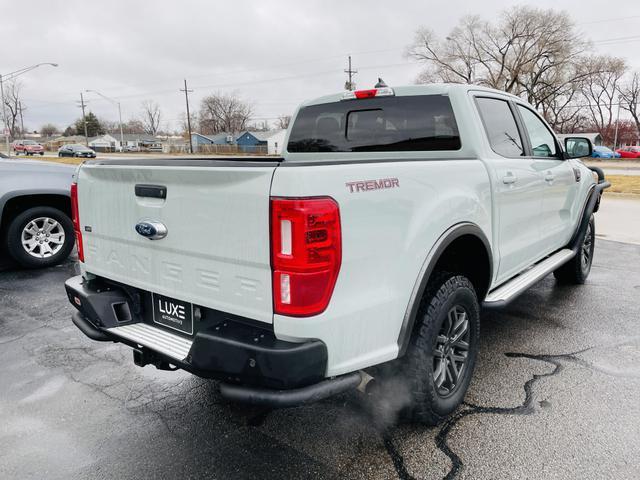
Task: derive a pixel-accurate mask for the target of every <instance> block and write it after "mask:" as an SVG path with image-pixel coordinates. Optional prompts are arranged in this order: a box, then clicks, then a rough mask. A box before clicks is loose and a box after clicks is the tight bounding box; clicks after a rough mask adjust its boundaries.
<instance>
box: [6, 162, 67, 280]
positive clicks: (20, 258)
mask: <svg viewBox="0 0 640 480" xmlns="http://www.w3.org/2000/svg"><path fill="white" fill-rule="evenodd" d="M73 172H74V167H72V166H70V165H60V164H52V163H47V162H39V161H32V160H12V159H9V158H6V157H4V158H0V258H3V259H4V258H5V257H6V256H7V254H8V256H9V257H11V259H12V260H14V261H15V262H17V263H18V264H19V265H21V266H23V267H26V268H40V267H48V266H51V265H55V264H57V263H60V262H61V261H63V260H64V259H66V258H67V257H68V256H69V254H70V253H71V250H72V249H73V244H74V240H75V238H74V232H73V224H72V223H71V201H70V186H71V182H72V177H73Z"/></svg>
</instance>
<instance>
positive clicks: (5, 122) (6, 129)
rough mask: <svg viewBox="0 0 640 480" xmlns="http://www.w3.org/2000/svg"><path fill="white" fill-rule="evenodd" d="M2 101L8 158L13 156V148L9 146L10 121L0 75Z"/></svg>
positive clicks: (0, 96)
mask: <svg viewBox="0 0 640 480" xmlns="http://www.w3.org/2000/svg"><path fill="white" fill-rule="evenodd" d="M0 101H1V102H2V119H3V120H4V131H3V132H2V133H4V134H6V135H5V141H6V143H7V156H9V155H10V154H11V147H10V146H9V120H8V119H7V106H6V105H5V103H4V86H3V85H2V75H1V74H0Z"/></svg>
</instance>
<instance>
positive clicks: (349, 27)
mask: <svg viewBox="0 0 640 480" xmlns="http://www.w3.org/2000/svg"><path fill="white" fill-rule="evenodd" d="M529 3H531V4H533V3H534V2H529ZM514 4H515V3H513V2H506V1H500V0H483V1H482V2H478V1H475V0H474V1H472V0H467V1H458V0H447V1H442V2H434V1H424V0H412V1H409V0H393V1H384V2H383V1H374V0H369V1H347V0H342V1H334V0H322V1H321V0H305V1H301V0H297V1H296V0H287V1H284V0H281V1H268V2H267V1H262V2H257V1H243V0H234V1H223V0H216V1H189V0H182V1H165V0H155V1H146V2H142V1H135V0H128V1H122V0H111V1H109V2H91V1H88V0H65V1H54V0H0V12H1V13H2V18H3V19H4V21H3V22H2V27H1V29H0V31H1V32H2V33H1V34H0V72H1V73H4V74H6V73H8V72H11V71H14V70H16V69H19V68H22V67H25V66H29V65H31V64H35V63H40V62H56V63H59V64H60V66H59V67H58V68H50V67H41V68H39V69H37V70H34V71H32V72H30V73H28V74H26V75H23V76H22V77H20V80H21V81H22V82H23V97H24V102H25V104H26V107H27V110H26V111H25V118H24V121H25V127H28V128H30V129H31V130H33V129H38V128H39V127H40V126H41V125H42V124H43V123H46V122H52V123H54V124H56V125H57V126H58V127H60V128H64V127H66V126H67V125H69V124H70V123H72V122H73V121H74V120H75V119H76V118H77V117H78V116H79V108H78V106H77V101H78V100H79V96H80V92H81V91H84V90H86V89H94V90H99V91H100V92H101V93H103V94H104V95H107V96H111V97H115V98H116V99H118V100H120V101H121V103H122V110H123V120H125V121H126V120H127V119H129V118H132V117H135V116H138V115H139V113H140V103H141V102H142V101H143V100H147V99H150V100H154V101H156V102H158V103H159V104H160V106H161V108H162V111H163V122H162V123H163V125H162V126H163V127H164V128H169V129H173V128H176V127H177V126H178V123H179V122H180V118H181V116H182V115H183V112H184V94H182V93H181V92H180V91H179V89H180V88H181V87H182V79H183V78H186V79H187V80H188V82H189V87H190V88H192V89H193V90H194V92H193V93H192V94H191V101H192V105H193V109H194V110H195V109H197V106H198V104H199V100H200V99H201V98H202V97H203V96H205V95H207V94H209V93H211V92H216V91H223V92H233V91H235V92H237V93H238V94H239V95H240V96H242V97H243V98H244V99H246V100H249V101H251V102H252V103H253V104H254V105H255V117H256V119H257V120H263V119H269V120H271V119H274V118H275V117H277V116H278V115H279V114H289V113H291V112H292V111H293V109H294V108H295V106H296V104H297V103H299V102H300V101H302V100H304V99H305V98H309V97H315V96H318V95H322V94H325V93H330V92H335V91H339V90H341V89H342V87H343V85H344V81H345V74H344V73H343V70H344V68H346V61H347V60H346V59H347V55H348V54H351V55H352V56H353V62H354V67H355V68H357V69H358V70H359V73H358V74H357V76H356V81H357V84H358V87H369V86H372V85H373V83H374V82H375V80H376V78H377V76H378V75H379V76H382V77H383V78H384V79H385V81H386V82H387V83H388V84H390V85H399V84H408V83H413V82H414V80H415V77H416V75H417V73H418V72H419V70H420V67H419V66H418V65H416V64H412V63H411V62H410V61H409V60H407V59H405V58H404V57H403V50H404V48H405V47H406V46H407V45H408V44H409V43H410V42H411V40H412V38H413V34H414V32H415V30H416V29H417V28H418V27H419V26H422V25H424V26H429V27H431V28H433V29H434V30H435V31H436V32H437V33H438V34H440V35H446V33H447V32H448V31H449V30H450V29H451V28H452V27H453V26H454V25H455V24H456V23H457V21H458V19H459V18H460V17H461V16H462V15H465V14H470V13H477V14H480V15H482V16H484V17H485V18H487V19H490V18H491V17H493V16H495V15H497V14H498V13H499V11H500V10H501V9H504V8H507V7H509V6H511V5H514ZM535 5H536V6H539V7H545V8H546V7H552V8H556V9H561V10H565V11H568V12H570V13H571V14H572V16H573V17H574V19H575V22H576V23H577V24H578V27H579V29H580V30H581V31H583V32H584V33H585V35H587V36H588V37H590V38H591V39H592V40H593V41H594V42H595V43H594V47H595V49H596V50H597V51H598V52H602V53H611V54H615V55H619V56H622V57H625V58H626V59H627V61H628V63H629V64H630V66H631V67H632V68H635V69H640V1H639V0H609V1H607V2H606V3H605V2H603V1H602V0H544V1H540V0H538V1H536V2H535ZM623 37H635V38H632V39H630V40H625V41H621V40H618V41H616V40H615V39H619V38H623ZM612 39H614V40H612ZM603 40H604V41H603ZM87 100H88V102H89V109H90V110H92V111H93V112H95V113H96V114H97V115H98V116H99V117H101V118H104V119H107V120H112V121H115V120H117V110H116V109H115V107H113V106H112V105H110V104H109V103H108V102H106V101H104V100H102V99H100V98H98V97H96V96H92V94H87Z"/></svg>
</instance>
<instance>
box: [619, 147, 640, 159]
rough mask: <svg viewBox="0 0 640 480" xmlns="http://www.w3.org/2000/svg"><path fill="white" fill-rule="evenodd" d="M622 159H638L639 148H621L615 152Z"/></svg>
mask: <svg viewBox="0 0 640 480" xmlns="http://www.w3.org/2000/svg"><path fill="white" fill-rule="evenodd" d="M616 153H619V154H620V156H621V157H622V158H640V147H623V148H619V149H618V150H616Z"/></svg>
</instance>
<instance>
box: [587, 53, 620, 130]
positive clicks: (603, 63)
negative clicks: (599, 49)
mask: <svg viewBox="0 0 640 480" xmlns="http://www.w3.org/2000/svg"><path fill="white" fill-rule="evenodd" d="M585 61H586V63H587V64H588V65H591V66H593V67H592V68H593V71H592V72H591V74H590V75H589V76H588V77H587V78H586V80H585V81H584V82H583V94H584V96H585V98H586V99H587V101H588V104H587V108H586V110H587V111H588V112H589V116H590V120H591V122H592V124H593V126H594V127H595V128H596V129H597V130H598V132H600V133H601V134H602V133H603V132H605V131H610V130H611V125H612V124H613V123H614V121H615V118H614V117H615V110H616V108H615V107H616V106H617V102H616V96H617V94H618V89H619V86H620V82H621V79H622V77H623V75H624V74H625V71H626V69H627V67H626V65H625V62H624V60H622V59H620V58H615V57H611V56H609V55H594V56H590V57H587V58H585ZM609 140H611V141H613V139H607V141H609Z"/></svg>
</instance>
